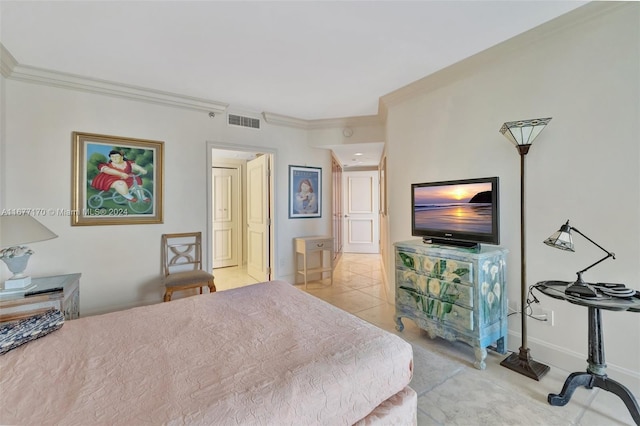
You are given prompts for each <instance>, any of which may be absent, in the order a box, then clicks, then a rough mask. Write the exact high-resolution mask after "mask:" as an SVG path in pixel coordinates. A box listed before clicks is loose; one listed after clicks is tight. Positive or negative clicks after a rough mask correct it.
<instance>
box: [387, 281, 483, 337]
mask: <svg viewBox="0 0 640 426" xmlns="http://www.w3.org/2000/svg"><path fill="white" fill-rule="evenodd" d="M396 307H398V308H399V309H400V310H404V311H407V312H408V313H411V314H412V315H414V316H416V317H418V318H424V319H429V320H431V321H436V322H438V323H442V324H446V325H449V326H453V327H455V328H457V329H460V330H468V331H473V329H474V327H473V325H474V324H473V311H472V310H470V309H467V308H464V307H462V306H458V305H455V304H453V303H450V302H445V301H442V300H440V299H437V298H434V297H429V296H426V295H423V294H420V293H418V292H416V291H415V290H414V289H411V288H407V287H404V286H400V287H398V289H397V290H396Z"/></svg>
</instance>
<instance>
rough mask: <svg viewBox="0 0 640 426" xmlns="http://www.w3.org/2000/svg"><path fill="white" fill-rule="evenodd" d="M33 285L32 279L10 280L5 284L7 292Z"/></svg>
mask: <svg viewBox="0 0 640 426" xmlns="http://www.w3.org/2000/svg"><path fill="white" fill-rule="evenodd" d="M30 285H31V277H29V276H27V277H18V278H10V279H8V280H6V281H5V282H4V289H5V290H20V289H24V288H26V287H29V286H30Z"/></svg>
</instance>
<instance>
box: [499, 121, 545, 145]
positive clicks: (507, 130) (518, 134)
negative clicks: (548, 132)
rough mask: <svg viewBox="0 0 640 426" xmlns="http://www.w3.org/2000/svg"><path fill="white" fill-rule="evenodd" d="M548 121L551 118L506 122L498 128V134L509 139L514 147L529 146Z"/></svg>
mask: <svg viewBox="0 0 640 426" xmlns="http://www.w3.org/2000/svg"><path fill="white" fill-rule="evenodd" d="M549 121H551V117H547V118H534V119H531V120H519V121H507V122H506V123H504V124H503V125H502V127H501V128H500V133H502V134H503V135H504V137H506V138H507V139H509V140H510V141H511V143H512V144H514V145H515V146H516V147H518V146H522V145H531V144H532V143H533V140H534V139H535V138H537V137H538V135H539V134H540V132H542V130H543V129H544V128H545V126H546V125H547V124H548V123H549Z"/></svg>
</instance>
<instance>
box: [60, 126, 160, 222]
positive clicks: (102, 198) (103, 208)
mask: <svg viewBox="0 0 640 426" xmlns="http://www.w3.org/2000/svg"><path fill="white" fill-rule="evenodd" d="M163 150H164V142H159V141H150V140H144V139H133V138H124V137H119V136H106V135H98V134H93V133H80V132H73V158H72V162H73V182H72V187H73V188H72V194H71V200H72V201H71V204H72V206H71V225H74V226H78V225H79V226H82V225H134V224H147V223H162V205H163V204H162V194H163V181H164V176H163V172H162V171H163V161H164V151H163Z"/></svg>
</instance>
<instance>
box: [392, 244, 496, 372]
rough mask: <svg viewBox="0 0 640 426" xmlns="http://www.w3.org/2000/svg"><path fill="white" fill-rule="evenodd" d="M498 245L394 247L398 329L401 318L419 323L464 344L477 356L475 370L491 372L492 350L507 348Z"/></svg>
mask: <svg viewBox="0 0 640 426" xmlns="http://www.w3.org/2000/svg"><path fill="white" fill-rule="evenodd" d="M507 252H508V250H506V249H503V248H499V247H495V246H481V248H480V249H467V248H456V247H451V246H444V245H436V244H425V243H423V242H422V240H411V241H404V242H398V243H396V244H395V265H396V266H395V267H396V288H395V290H396V318H395V320H396V324H397V326H396V329H397V330H398V331H402V330H403V329H404V325H403V324H402V318H403V317H404V318H409V319H412V320H413V321H415V323H416V324H417V325H418V327H420V328H422V329H423V330H425V331H426V332H427V333H428V335H429V337H431V338H435V337H436V336H439V337H442V338H445V339H447V340H459V341H462V342H465V343H467V344H468V345H471V346H472V347H473V348H474V351H475V358H476V359H475V362H474V364H473V365H474V366H475V367H476V368H478V369H480V370H483V369H484V368H485V367H486V364H485V359H486V357H487V347H490V346H492V345H493V344H494V343H495V346H493V347H492V349H495V350H496V351H498V352H499V353H501V354H504V353H506V347H507V341H506V340H507V295H506V293H505V291H506V285H505V281H506V272H507V271H506V254H507Z"/></svg>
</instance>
